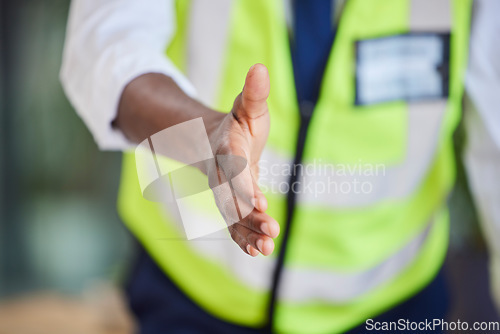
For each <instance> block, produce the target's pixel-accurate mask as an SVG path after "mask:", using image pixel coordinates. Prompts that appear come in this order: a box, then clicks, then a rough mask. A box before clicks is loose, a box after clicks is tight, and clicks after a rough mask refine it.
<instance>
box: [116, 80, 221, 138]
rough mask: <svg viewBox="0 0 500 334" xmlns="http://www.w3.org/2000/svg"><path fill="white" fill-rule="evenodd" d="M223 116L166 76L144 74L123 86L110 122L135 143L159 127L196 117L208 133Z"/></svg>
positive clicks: (158, 129) (163, 127)
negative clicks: (115, 111)
mask: <svg viewBox="0 0 500 334" xmlns="http://www.w3.org/2000/svg"><path fill="white" fill-rule="evenodd" d="M224 116H225V114H224V113H220V112H217V111H214V110H212V109H210V108H208V107H206V106H204V105H203V104H201V103H199V102H198V101H196V100H194V99H192V98H191V97H189V96H188V95H186V94H185V93H184V92H183V91H182V90H181V89H180V88H179V87H178V86H177V84H176V83H175V82H174V81H173V80H172V79H171V78H170V77H168V76H166V75H163V74H159V73H148V74H144V75H141V76H139V77H137V78H135V79H134V80H132V81H131V82H130V83H129V84H128V85H127V86H126V87H125V89H124V90H123V93H122V95H121V98H120V103H119V107H118V114H117V117H116V119H115V120H114V122H113V125H114V126H115V127H117V128H118V129H120V130H121V131H122V132H123V133H124V134H125V136H127V138H128V139H130V140H131V141H133V142H136V143H139V142H141V141H142V140H144V139H145V138H147V137H149V136H151V135H152V134H154V133H157V132H159V131H161V130H163V129H166V128H168V127H171V126H173V125H176V124H179V123H182V122H185V121H188V120H192V119H195V118H199V117H202V118H203V121H204V124H205V127H206V129H207V133H208V134H209V135H210V134H211V133H212V131H213V130H214V129H215V128H216V127H217V126H218V125H219V124H220V122H221V121H222V119H223V118H224Z"/></svg>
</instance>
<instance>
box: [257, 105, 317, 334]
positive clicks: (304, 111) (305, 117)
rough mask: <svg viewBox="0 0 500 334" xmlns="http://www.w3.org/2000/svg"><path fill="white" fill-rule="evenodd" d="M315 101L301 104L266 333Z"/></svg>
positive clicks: (270, 320) (269, 323)
mask: <svg viewBox="0 0 500 334" xmlns="http://www.w3.org/2000/svg"><path fill="white" fill-rule="evenodd" d="M314 106H315V105H314V103H312V102H310V101H303V102H302V103H301V104H300V106H299V111H300V126H299V133H298V135H297V144H296V151H295V159H294V161H293V165H292V172H291V176H290V179H289V181H288V182H289V183H288V184H289V189H288V193H287V213H286V221H285V226H284V229H283V235H282V240H281V247H280V250H279V253H278V258H277V261H276V266H275V268H274V272H273V276H272V284H271V293H270V297H269V303H268V308H267V323H266V325H265V326H264V332H265V333H272V330H273V323H274V313H275V309H276V302H277V297H278V289H279V283H280V280H281V276H282V273H283V266H284V263H285V254H286V250H287V247H288V240H289V238H290V231H291V229H292V225H293V224H292V221H293V216H294V212H295V204H296V201H297V194H296V193H295V192H293V191H292V188H293V187H292V186H293V185H294V184H296V183H297V182H300V181H299V176H300V175H301V174H302V156H303V153H304V147H305V143H306V138H307V131H308V129H309V124H310V123H311V118H312V114H313V111H314Z"/></svg>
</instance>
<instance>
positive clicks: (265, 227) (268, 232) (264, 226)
mask: <svg viewBox="0 0 500 334" xmlns="http://www.w3.org/2000/svg"><path fill="white" fill-rule="evenodd" d="M260 230H261V231H262V233H264V234H266V235H268V236H271V230H270V229H269V224H268V223H264V224H262V225H261V226H260Z"/></svg>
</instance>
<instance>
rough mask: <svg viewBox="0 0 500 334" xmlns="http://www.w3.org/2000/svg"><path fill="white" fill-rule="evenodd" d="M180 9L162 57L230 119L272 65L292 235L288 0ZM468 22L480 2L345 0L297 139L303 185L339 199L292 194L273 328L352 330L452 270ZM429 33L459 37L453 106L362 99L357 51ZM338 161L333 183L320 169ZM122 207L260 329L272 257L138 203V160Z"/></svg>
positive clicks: (196, 289)
mask: <svg viewBox="0 0 500 334" xmlns="http://www.w3.org/2000/svg"><path fill="white" fill-rule="evenodd" d="M176 9H177V22H176V26H177V30H176V33H175V36H174V38H173V40H172V42H171V44H170V46H169V48H168V50H167V54H168V56H169V57H170V59H171V60H172V61H174V63H175V64H176V65H177V66H178V67H179V69H181V70H182V71H183V72H184V73H185V74H186V76H187V77H188V78H189V79H190V81H191V82H192V83H193V85H194V86H195V88H196V89H197V93H198V97H199V98H200V99H201V100H202V101H203V102H204V103H206V104H207V105H209V106H211V107H213V108H215V109H216V110H220V111H226V112H227V111H229V110H230V109H231V107H232V104H233V101H234V99H235V97H236V96H237V95H238V94H239V93H240V91H241V88H242V87H243V83H244V79H245V75H246V72H247V71H248V69H249V68H250V67H251V66H252V65H253V64H255V63H262V64H264V65H266V66H267V67H268V69H269V75H270V80H271V94H270V96H269V99H268V105H269V111H270V116H271V130H270V135H269V139H268V142H267V145H266V148H265V150H264V153H263V156H262V159H261V164H260V166H261V174H264V175H261V179H260V180H259V182H260V184H261V186H262V189H264V191H265V194H266V197H267V199H268V203H269V205H268V206H269V209H268V213H269V214H270V215H271V216H272V217H274V218H275V219H276V220H277V221H278V222H280V223H281V224H282V228H283V223H284V221H285V219H286V213H287V202H286V201H287V200H286V190H287V189H285V188H286V185H287V180H288V179H289V177H290V166H291V164H292V163H293V161H294V158H295V155H296V150H297V136H298V130H299V127H300V122H301V120H300V117H299V115H300V114H299V106H298V103H297V99H296V93H295V86H294V76H293V68H292V62H291V56H290V45H289V29H288V26H289V25H288V24H287V15H286V12H287V6H286V1H282V0H210V1H206V0H191V1H187V0H179V1H177V3H176ZM470 11H471V0H348V1H346V2H345V5H344V7H343V10H342V15H341V18H340V20H339V21H338V27H337V32H336V36H335V42H334V45H333V47H332V50H331V53H330V56H329V60H328V63H327V66H326V69H325V75H324V79H323V81H322V86H321V90H320V96H319V100H318V103H317V104H316V106H315V108H314V113H313V116H312V119H311V120H310V123H309V126H308V129H307V136H306V140H305V141H304V142H303V143H302V144H303V157H302V163H303V166H304V169H303V177H302V178H301V187H307V185H308V184H313V185H328V184H329V185H330V186H332V187H334V188H332V189H329V191H318V189H316V191H312V192H311V191H307V189H303V190H304V191H298V193H297V195H296V204H295V209H294V212H293V221H292V222H293V230H291V232H290V235H289V239H288V240H287V242H288V247H287V252H286V257H285V262H284V266H283V271H282V275H281V279H280V282H279V286H278V289H277V303H276V309H275V313H274V330H275V331H276V332H279V333H338V332H342V331H345V330H348V329H349V328H352V327H354V326H356V325H359V324H361V323H363V322H364V321H366V319H368V318H373V317H375V316H376V315H378V314H380V313H382V312H384V311H385V310H388V309H389V308H391V307H393V306H395V305H396V304H398V303H400V302H401V301H403V300H404V299H407V298H409V297H410V296H412V295H413V294H415V293H416V292H418V291H419V290H420V289H422V288H423V287H424V286H425V285H426V284H427V283H428V282H429V281H430V280H431V279H432V278H433V277H434V276H435V274H436V273H437V271H438V270H439V268H440V267H441V265H442V262H443V258H444V256H445V253H446V249H447V245H448V231H449V224H448V217H447V211H446V209H445V201H446V197H447V195H448V193H449V191H450V189H451V187H452V185H453V182H454V177H455V170H454V155H453V148H452V133H453V131H454V129H455V127H456V125H457V123H458V122H459V119H460V107H461V99H462V92H463V77H464V69H465V66H466V62H467V51H468V37H469V29H470V22H469V20H470ZM419 33H420V34H422V35H426V34H431V35H432V34H433V33H439V34H444V35H446V34H450V35H449V77H448V80H447V86H446V87H445V88H446V90H447V96H446V97H443V98H435V99H424V100H419V101H411V100H408V99H397V100H391V101H385V102H384V101H382V102H378V103H368V104H360V103H358V102H357V94H358V93H357V89H358V87H357V79H356V78H357V73H358V69H359V68H358V67H359V66H361V65H360V63H359V59H358V58H357V57H358V56H359V55H358V54H357V50H358V49H357V48H358V46H359V45H358V43H359V42H360V41H365V40H373V39H380V38H386V37H390V36H406V35H408V34H419ZM328 166H335V168H336V172H335V173H328V172H325V171H327V170H328V168H326V167H328ZM374 166H375V167H374ZM379 167H380V168H379ZM374 168H375V169H374ZM353 171H354V172H353ZM332 174H333V175H332ZM356 180H359V181H360V182H368V183H367V185H369V187H368V186H366V185H365V186H366V187H367V188H369V190H370V191H369V192H368V191H366V192H356V193H355V192H354V191H353V188H350V189H349V191H346V190H347V189H344V190H343V189H342V188H340V189H339V188H335V187H338V186H340V187H342V185H344V187H345V188H347V186H345V184H348V185H350V186H351V187H352V185H353V182H355V181H356ZM280 187H281V188H280ZM118 205H119V211H120V214H121V217H122V219H123V220H124V222H125V224H126V225H127V226H128V228H129V229H130V230H131V231H132V232H133V233H134V235H135V236H136V237H137V238H138V239H139V241H140V242H141V243H142V245H143V246H144V247H145V249H146V250H147V251H148V252H149V254H150V255H151V256H152V257H153V258H154V260H155V261H156V263H157V264H158V265H159V267H160V268H161V269H162V270H163V271H164V272H165V274H166V275H168V276H169V277H170V279H172V280H173V281H174V282H175V283H176V284H177V285H178V287H179V288H180V289H181V290H182V291H184V293H185V294H186V295H188V296H189V297H190V298H191V299H192V300H193V301H194V302H196V303H197V304H198V305H199V306H201V307H202V308H203V309H205V310H206V311H207V312H209V313H210V314H212V315H214V316H216V317H218V318H220V319H223V320H225V321H228V322H231V323H235V324H238V325H243V326H250V327H261V326H263V325H264V324H265V322H266V321H267V319H266V314H267V305H268V302H269V294H270V288H271V279H272V276H273V272H274V268H275V265H276V261H277V260H276V255H273V256H269V257H264V256H258V257H256V258H251V257H249V256H248V255H246V254H243V252H242V251H241V250H240V249H239V247H238V246H237V245H236V244H235V243H234V242H233V241H232V240H231V239H230V237H229V236H228V234H227V233H226V232H224V234H221V233H219V234H217V236H216V237H214V236H208V237H206V238H200V239H195V240H190V241H187V240H185V238H183V234H182V232H181V231H180V230H179V222H176V221H175V215H173V214H171V211H170V209H169V208H168V207H166V206H165V205H162V204H158V203H153V202H149V201H147V200H145V199H144V198H143V197H142V194H141V188H140V186H139V182H138V176H137V172H136V162H135V157H134V154H133V152H131V153H126V154H124V160H123V171H122V182H121V188H120V195H119V203H118ZM189 212H190V214H191V217H190V219H193V220H205V221H206V220H210V219H215V218H216V217H220V214H219V212H218V210H217V208H216V207H215V205H207V204H206V203H194V204H193V206H192V210H189ZM282 235H283V231H282ZM282 235H281V236H280V237H279V238H278V239H277V247H276V250H275V252H274V254H278V252H279V250H280V245H281V242H282V239H281V238H282Z"/></svg>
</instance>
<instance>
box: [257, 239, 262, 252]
mask: <svg viewBox="0 0 500 334" xmlns="http://www.w3.org/2000/svg"><path fill="white" fill-rule="evenodd" d="M255 245H256V246H257V249H258V250H259V251H260V252H261V253H262V246H264V240H262V239H258V240H257V242H256V243H255Z"/></svg>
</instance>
